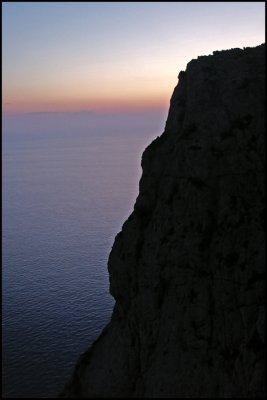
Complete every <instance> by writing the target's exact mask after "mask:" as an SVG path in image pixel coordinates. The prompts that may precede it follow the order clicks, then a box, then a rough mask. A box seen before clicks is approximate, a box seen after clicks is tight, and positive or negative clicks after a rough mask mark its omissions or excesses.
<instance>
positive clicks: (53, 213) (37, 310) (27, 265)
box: [2, 113, 165, 398]
mask: <svg viewBox="0 0 267 400" xmlns="http://www.w3.org/2000/svg"><path fill="white" fill-rule="evenodd" d="M164 117H165V115H164V113H163V114H161V115H159V114H157V113H156V114H153V115H146V114H142V115H141V116H140V115H130V116H119V115H117V116H99V115H97V116H96V115H90V113H89V114H88V113H75V114H68V113H66V114H64V113H60V114H56V113H55V114H53V113H47V114H46V113H44V114H42V113H40V114H32V115H30V114H29V115H26V116H23V117H20V116H19V117H7V118H6V119H4V122H3V150H2V157H3V162H2V167H3V172H2V178H3V187H2V190H3V210H2V217H3V240H2V247H3V256H2V261H3V269H2V291H3V294H2V303H3V304H2V334H3V338H2V349H3V381H2V383H3V389H2V396H3V397H5V398H26V397H29V398H34V397H36V398H52V397H56V396H57V395H58V394H59V392H60V391H61V390H62V388H63V386H64V384H65V383H66V381H67V379H68V378H69V376H70V374H71V372H72V370H73V367H74V364H75V362H76V361H77V358H78V356H79V355H80V353H82V352H83V351H85V350H86V349H87V348H88V346H90V344H91V343H92V342H93V341H94V340H95V339H96V338H97V336H98V335H99V334H100V333H101V330H102V329H103V328H104V326H105V325H106V323H107V322H108V321H109V319H110V316H111V312H112V308H113V304H114V301H113V298H112V297H111V295H110V294H109V278H108V271H107V260H108V255H109V252H110V250H111V247H112V244H113V242H114V238H115V235H116V234H117V233H118V232H119V231H120V230H121V227H122V224H123V222H124V221H125V220H126V218H127V217H128V216H129V214H130V213H131V212H132V209H133V205H134V202H135V198H136V196H137V194H138V182H139V179H140V177H141V165H140V164H141V155H142V152H143V150H144V148H145V147H146V146H147V145H148V144H149V143H150V142H151V141H152V140H153V139H154V138H155V137H156V136H159V135H160V134H161V133H162V131H163V128H164V124H165V121H164Z"/></svg>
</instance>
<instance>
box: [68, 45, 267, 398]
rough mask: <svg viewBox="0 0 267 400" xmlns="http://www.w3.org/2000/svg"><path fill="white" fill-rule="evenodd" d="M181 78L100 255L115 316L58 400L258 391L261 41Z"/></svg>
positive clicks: (194, 64) (261, 387)
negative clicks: (126, 207)
mask: <svg viewBox="0 0 267 400" xmlns="http://www.w3.org/2000/svg"><path fill="white" fill-rule="evenodd" d="M178 78H179V80H178V84H177V86H176V87H175V89H174V92H173V95H172V97H171V101H170V109H169V113H168V118H167V121H166V126H165V130H164V132H163V134H162V135H161V136H160V137H157V138H156V139H155V140H154V141H153V142H152V143H151V144H150V145H149V146H148V147H147V148H146V149H145V151H144V153H143V156H142V169H143V173H142V177H141V180H140V184H139V195H138V197H137V199H136V203H135V205H134V210H133V212H132V214H131V215H130V216H129V218H128V219H127V221H126V222H125V223H124V225H123V227H122V230H121V232H119V233H118V235H117V236H116V238H115V242H114V245H113V247H112V251H111V253H110V256H109V261H108V269H109V274H110V292H111V294H112V296H113V297H114V299H115V301H116V303H115V306H114V310H113V314H112V318H111V321H110V323H109V324H108V325H107V326H106V328H105V329H104V330H103V332H102V334H101V335H100V336H99V338H98V339H97V340H96V342H95V343H94V344H93V345H92V346H91V347H90V349H89V350H88V351H86V352H85V353H84V354H82V355H81V356H80V358H79V360H78V362H77V365H76V367H75V369H74V372H73V376H72V378H71V380H70V381H69V382H68V383H67V384H66V386H65V389H64V391H63V393H62V394H61V397H65V398H93V397H95V398H98V397H114V398H116V397H117V398H122V397H128V398H129V397H144V398H145V397H148V398H149V397H159V398H161V397H162V398H164V397H171V398H198V397H199V398H201V397H202V398H203V397H204V398H212V397H213V398H256V397H257V398H259V397H262V398H263V397H265V383H264V372H265V363H264V316H265V306H264V304H265V295H264V270H265V269H264V265H265V248H264V240H265V235H264V221H263V219H264V210H265V207H264V195H265V193H264V177H265V171H264V164H265V154H264V130H265V113H264V110H265V45H264V44H262V45H260V46H257V47H255V48H244V49H231V50H226V51H215V52H214V53H213V55H209V56H201V57H198V58H197V59H194V60H192V61H191V62H189V63H188V65H187V68H186V71H182V72H180V74H179V77H178Z"/></svg>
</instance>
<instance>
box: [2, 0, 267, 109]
mask: <svg viewBox="0 0 267 400" xmlns="http://www.w3.org/2000/svg"><path fill="white" fill-rule="evenodd" d="M264 7H265V3H264V2H237V3H235V2H197V3H196V2H195V3H194V2H189V3H188V2H186V3H183V2H140V3H138V2H96V3H94V2H85V3H83V2H81V3H79V2H60V3H59V2H58V3H57V2H55V3H54V2H39V3H38V2H31V3H30V2H29V3H26V2H25V3H23V2H22V3H20V2H17V3H16V2H2V83H3V89H2V104H3V112H4V113H6V114H18V113H33V112H81V111H93V112H99V111H102V112H103V111H104V112H111V113H112V112H117V111H120V112H121V111H125V112H129V111H138V110H157V109H158V110H163V109H164V110H165V109H168V107H169V100H170V97H171V94H172V91H173V89H174V87H175V86H176V84H177V76H178V73H179V71H180V70H184V69H185V68H186V65H187V63H188V62H189V61H190V60H191V59H193V58H197V57H198V56H200V55H208V54H212V51H214V50H222V49H230V48H235V47H240V48H242V47H253V46H257V45H259V44H261V43H263V42H264V41H265V10H264Z"/></svg>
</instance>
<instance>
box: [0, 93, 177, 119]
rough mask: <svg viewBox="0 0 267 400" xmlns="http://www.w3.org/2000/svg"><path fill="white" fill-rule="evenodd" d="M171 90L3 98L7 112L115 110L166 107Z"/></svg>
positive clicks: (4, 108) (4, 109)
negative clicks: (64, 96) (124, 93)
mask: <svg viewBox="0 0 267 400" xmlns="http://www.w3.org/2000/svg"><path fill="white" fill-rule="evenodd" d="M170 96H171V93H161V94H156V93H155V94H154V95H151V94H142V95H141V94H139V95H135V96H133V95H132V96H130V95H129V96H125V97H123V96H119V94H117V96H116V95H114V94H113V95H110V96H103V97H99V96H98V97H97V96H96V97H94V98H93V97H89V96H88V97H87V98H77V97H76V98H75V97H73V98H68V97H67V98H60V97H59V96H57V97H56V98H55V96H51V98H50V99H49V97H48V96H46V97H44V98H42V97H41V96H38V97H37V96H36V97H33V96H32V97H30V96H16V101H13V102H12V101H8V100H6V99H5V98H3V112H4V113H10V114H12V113H29V112H79V111H96V112H102V111H103V112H116V111H125V112H128V111H141V110H150V109H153V110H156V109H161V110H162V109H166V108H167V107H168V105H169V101H170Z"/></svg>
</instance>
